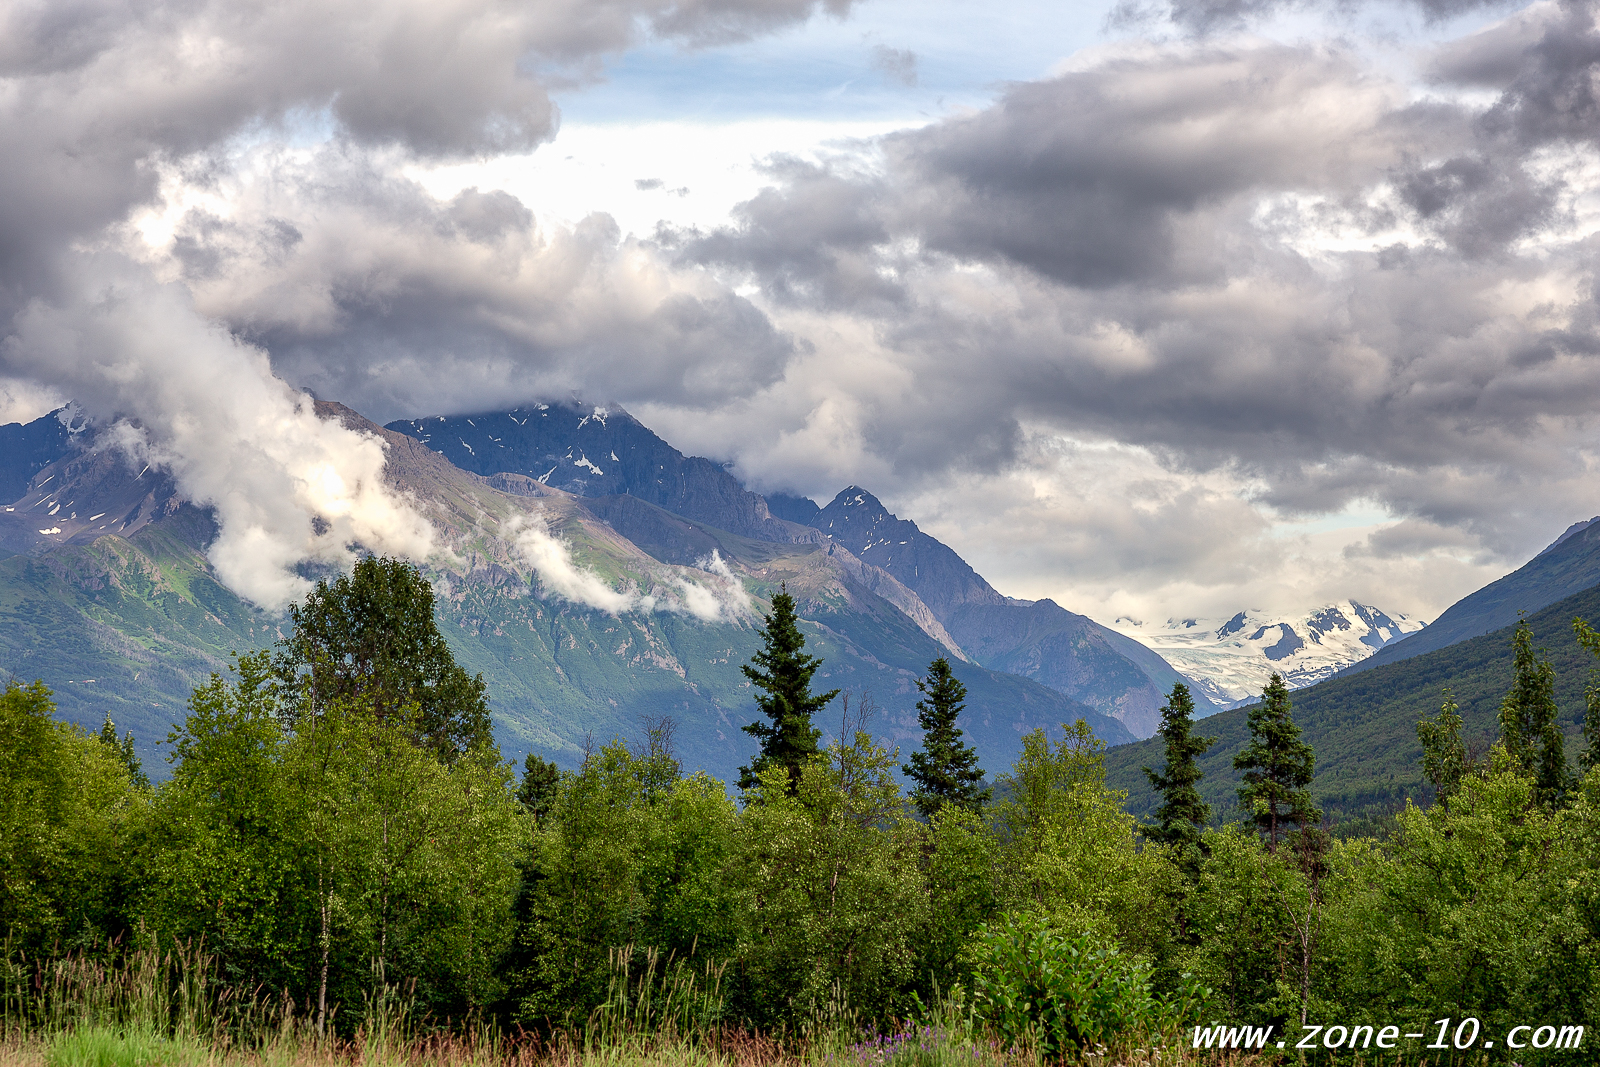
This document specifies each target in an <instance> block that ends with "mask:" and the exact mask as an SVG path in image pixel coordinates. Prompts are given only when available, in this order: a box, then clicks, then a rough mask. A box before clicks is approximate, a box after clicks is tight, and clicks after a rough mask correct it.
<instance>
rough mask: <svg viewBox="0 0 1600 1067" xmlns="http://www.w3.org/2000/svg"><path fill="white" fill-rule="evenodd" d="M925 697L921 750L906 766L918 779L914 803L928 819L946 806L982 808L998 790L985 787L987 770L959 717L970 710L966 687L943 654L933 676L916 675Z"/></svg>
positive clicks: (919, 719)
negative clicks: (964, 736)
mask: <svg viewBox="0 0 1600 1067" xmlns="http://www.w3.org/2000/svg"><path fill="white" fill-rule="evenodd" d="M917 688H918V689H920V690H921V691H922V694H923V699H922V700H919V701H917V722H918V723H920V724H921V725H922V749H921V750H920V751H918V752H914V753H912V754H911V762H910V763H907V764H903V765H902V766H901V768H900V769H901V770H903V771H905V773H906V775H907V776H908V777H909V778H911V780H912V781H914V782H916V783H917V785H916V788H915V789H913V790H912V792H911V802H912V803H913V804H915V805H916V807H917V811H919V812H921V813H922V817H923V818H925V819H931V818H933V813H934V812H936V811H938V810H939V809H940V808H942V807H944V806H945V805H947V804H953V805H955V806H956V807H961V808H966V809H967V810H969V811H978V810H979V809H981V808H982V807H983V806H984V805H985V804H987V803H988V802H989V797H990V796H991V795H992V793H993V791H992V790H990V789H988V788H980V785H981V783H982V782H983V770H982V768H980V767H979V766H978V754H977V752H975V751H973V749H972V746H971V745H965V744H962V743H961V737H962V732H961V730H960V729H958V728H957V727H956V716H957V715H959V714H960V713H961V712H962V710H963V709H964V708H965V706H966V705H965V704H964V703H963V701H965V700H966V699H967V687H966V686H964V685H962V684H961V681H960V679H958V678H957V677H956V676H955V674H954V673H953V672H952V671H951V670H950V661H949V660H947V659H945V658H944V657H943V656H940V657H939V658H938V659H936V660H934V661H933V662H932V663H930V664H929V665H928V675H927V677H925V678H918V679H917Z"/></svg>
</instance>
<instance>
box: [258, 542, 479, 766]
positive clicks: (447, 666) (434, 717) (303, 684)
mask: <svg viewBox="0 0 1600 1067" xmlns="http://www.w3.org/2000/svg"><path fill="white" fill-rule="evenodd" d="M289 618H290V621H291V622H293V624H294V632H293V633H292V634H290V635H289V637H287V638H285V639H284V640H283V641H282V642H281V644H280V649H279V652H278V656H277V659H276V661H275V671H276V674H277V679H278V682H279V684H280V685H281V686H282V687H283V689H284V690H285V693H286V696H287V703H286V706H285V711H287V712H288V713H289V714H291V715H293V716H296V717H300V716H319V715H322V714H323V713H324V711H325V710H326V709H327V708H329V707H330V706H332V705H333V704H335V703H338V702H341V701H343V702H346V703H350V704H361V705H362V706H364V707H366V708H368V709H370V710H371V712H372V713H373V714H374V715H375V716H377V717H378V718H379V719H380V720H384V721H389V720H396V721H400V720H403V721H406V722H408V723H410V728H411V730H412V733H413V737H414V739H415V741H416V743H417V744H419V745H422V746H423V747H425V748H428V749H430V750H431V751H433V752H434V754H435V755H437V756H438V757H439V758H440V759H443V760H446V761H449V760H453V759H456V758H458V757H459V756H461V755H462V754H464V753H465V752H467V751H468V750H470V749H472V748H474V747H478V746H483V745H487V744H490V743H492V738H491V735H490V731H489V702H488V697H487V696H486V689H487V687H486V685H485V684H484V681H483V676H482V675H481V674H480V675H478V676H477V677H472V676H469V675H468V674H467V672H466V671H465V670H463V669H462V668H461V667H460V666H458V665H457V664H456V661H455V657H454V656H453V655H452V654H451V652H450V646H449V645H447V644H446V643H445V640H444V636H443V635H442V634H440V633H439V628H438V626H437V625H436V624H435V622H434V613H433V588H432V587H431V586H430V585H429V584H428V581H427V579H425V578H424V577H423V576H422V574H421V573H420V572H419V571H418V570H417V569H416V568H415V567H413V566H412V565H411V564H409V563H406V562H405V561H403V560H398V559H389V558H387V557H377V556H368V557H367V558H365V559H363V560H361V561H360V562H359V563H357V564H356V566H355V569H354V571H353V572H352V573H351V574H349V575H342V574H341V575H339V576H338V577H337V578H335V579H334V580H333V581H332V582H328V581H320V582H318V583H317V586H316V588H315V589H313V590H312V591H311V592H310V593H309V594H307V595H306V600H305V603H304V604H291V605H290V606H289Z"/></svg>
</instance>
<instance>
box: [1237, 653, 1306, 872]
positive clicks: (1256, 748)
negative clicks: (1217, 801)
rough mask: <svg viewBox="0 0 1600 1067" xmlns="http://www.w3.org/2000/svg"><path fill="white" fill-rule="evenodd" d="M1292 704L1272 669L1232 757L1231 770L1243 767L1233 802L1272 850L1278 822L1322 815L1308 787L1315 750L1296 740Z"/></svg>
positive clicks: (1301, 822) (1297, 729)
mask: <svg viewBox="0 0 1600 1067" xmlns="http://www.w3.org/2000/svg"><path fill="white" fill-rule="evenodd" d="M1292 707H1293V705H1291V704H1290V702H1289V687H1288V686H1286V685H1284V684H1283V679H1282V678H1281V677H1279V676H1278V675H1276V674H1274V675H1273V676H1272V678H1271V680H1269V681H1268V682H1267V686H1266V688H1265V689H1263V690H1262V691H1261V703H1259V704H1257V705H1255V706H1254V707H1252V708H1251V709H1250V714H1249V725H1250V743H1249V744H1247V745H1245V747H1244V751H1242V752H1240V753H1239V754H1238V755H1237V756H1235V757H1234V758H1233V766H1234V769H1236V770H1241V771H1244V785H1242V786H1240V787H1239V803H1240V804H1241V805H1242V806H1243V807H1244V809H1245V811H1247V812H1249V813H1250V817H1251V820H1252V821H1253V822H1254V823H1255V825H1256V829H1257V830H1259V831H1260V832H1261V833H1264V834H1266V835H1267V847H1268V849H1270V850H1271V851H1273V852H1276V851H1277V850H1278V836H1279V827H1280V826H1286V825H1287V824H1288V823H1294V824H1295V825H1296V826H1301V827H1303V826H1305V825H1307V824H1308V823H1314V822H1316V821H1318V820H1319V819H1321V818H1322V812H1321V811H1319V810H1317V806H1316V805H1315V804H1313V803H1312V802H1311V790H1310V789H1309V788H1308V787H1309V786H1310V785H1311V778H1312V776H1313V775H1314V774H1315V773H1316V766H1317V759H1316V755H1315V754H1314V753H1313V752H1312V751H1311V746H1310V745H1308V744H1306V743H1305V742H1304V741H1302V740H1300V727H1299V726H1297V725H1295V721H1294V719H1293V717H1292V716H1291V715H1290V711H1291V709H1292Z"/></svg>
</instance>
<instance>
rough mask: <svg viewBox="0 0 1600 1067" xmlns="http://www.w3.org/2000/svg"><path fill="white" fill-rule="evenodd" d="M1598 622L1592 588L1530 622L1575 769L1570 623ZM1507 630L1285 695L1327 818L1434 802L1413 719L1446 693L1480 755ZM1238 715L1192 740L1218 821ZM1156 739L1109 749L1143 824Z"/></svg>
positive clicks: (1226, 715)
mask: <svg viewBox="0 0 1600 1067" xmlns="http://www.w3.org/2000/svg"><path fill="white" fill-rule="evenodd" d="M1574 616H1578V617H1581V618H1584V619H1588V620H1590V621H1591V622H1594V621H1596V620H1600V588H1595V589H1587V590H1585V591H1583V592H1581V593H1578V594H1577V595H1575V596H1570V597H1567V598H1565V599H1563V600H1560V601H1558V602H1557V603H1555V604H1551V605H1549V606H1548V607H1546V608H1545V609H1544V610H1542V611H1540V612H1537V613H1536V614H1533V615H1530V616H1529V617H1528V624H1529V625H1530V626H1531V627H1532V628H1533V632H1534V637H1535V645H1536V646H1537V647H1541V648H1543V649H1545V650H1547V651H1548V653H1549V656H1550V661H1551V664H1552V665H1553V666H1554V668H1555V671H1556V695H1557V698H1558V700H1559V702H1560V708H1561V719H1560V721H1561V723H1562V725H1563V728H1564V729H1565V731H1566V734H1567V739H1568V740H1567V756H1568V759H1569V760H1575V758H1576V756H1577V752H1578V746H1579V745H1580V744H1581V740H1580V738H1579V737H1578V731H1579V727H1580V724H1581V723H1582V719H1583V706H1584V698H1583V694H1584V688H1585V686H1586V685H1587V684H1588V682H1589V672H1590V670H1591V668H1593V667H1594V666H1596V663H1595V661H1594V659H1593V657H1592V656H1590V655H1589V653H1587V652H1585V651H1584V650H1583V649H1581V648H1579V647H1578V644H1577V642H1576V640H1575V639H1574V638H1573V635H1572V619H1573V617H1574ZM1514 630H1515V626H1514V625H1513V626H1509V627H1504V628H1502V629H1499V630H1496V631H1494V632H1492V633H1490V634H1487V635H1483V636H1479V637H1475V638H1472V639H1470V640H1467V641H1461V642H1458V643H1456V644H1453V645H1450V646H1448V647H1446V648H1442V649H1438V650H1436V651H1433V652H1428V653H1424V654H1423V655H1420V656H1415V657H1412V658H1410V659H1406V660H1402V661H1401V662H1399V663H1391V664H1387V665H1385V666H1381V667H1376V668H1373V669H1372V670H1368V671H1363V672H1361V673H1358V674H1345V675H1341V676H1339V677H1336V678H1331V679H1329V680H1328V681H1326V682H1322V683H1321V684H1319V685H1315V686H1312V687H1310V688H1308V689H1302V690H1298V691H1296V692H1294V693H1293V694H1291V695H1292V697H1293V701H1294V718H1295V721H1296V722H1297V723H1299V724H1300V727H1301V730H1302V732H1303V736H1304V738H1305V740H1307V741H1308V742H1310V743H1311V745H1312V747H1313V748H1314V749H1315V750H1316V754H1317V776H1316V779H1315V780H1314V781H1313V782H1312V791H1313V793H1314V794H1315V795H1316V796H1317V798H1318V799H1319V801H1320V803H1322V805H1323V806H1324V808H1325V809H1326V811H1327V813H1328V814H1329V815H1330V816H1334V817H1342V818H1350V817H1356V816H1360V815H1364V814H1372V813H1378V812H1386V811H1391V810H1394V809H1396V808H1398V807H1399V806H1400V805H1402V804H1403V803H1404V801H1405V799H1406V798H1407V797H1411V798H1414V799H1415V800H1417V801H1418V802H1419V803H1422V802H1431V801H1432V796H1433V793H1432V789H1431V788H1430V787H1429V786H1428V785H1427V783H1426V782H1425V781H1424V780H1423V777H1422V746H1421V745H1420V744H1419V743H1418V741H1417V730H1416V724H1417V720H1418V719H1420V718H1422V717H1423V716H1424V715H1432V714H1434V713H1435V712H1437V711H1438V709H1439V704H1440V702H1441V696H1440V692H1441V690H1443V689H1444V687H1446V686H1449V687H1451V689H1452V690H1453V692H1454V694H1455V699H1456V702H1457V703H1458V704H1459V705H1460V706H1461V716H1462V719H1463V720H1464V727H1463V732H1464V733H1465V735H1466V736H1467V737H1468V738H1469V739H1471V740H1472V741H1473V742H1474V743H1476V744H1477V745H1479V746H1480V747H1482V748H1485V749H1486V748H1487V747H1488V745H1489V744H1490V743H1491V742H1492V741H1493V739H1494V738H1495V737H1497V736H1498V733H1499V730H1498V726H1497V720H1496V713H1497V711H1498V710H1499V707H1500V701H1501V699H1502V698H1503V697H1504V696H1505V694H1506V691H1507V690H1508V689H1509V688H1510V686H1511V635H1512V633H1513V632H1514ZM1247 711H1248V709H1247V708H1237V709H1235V710H1233V711H1226V712H1223V713H1222V714H1220V715H1213V716H1211V717H1209V718H1207V719H1205V720H1204V722H1203V723H1202V724H1201V726H1200V732H1201V733H1203V734H1204V735H1205V736H1208V737H1216V738H1218V739H1219V740H1218V742H1217V744H1216V745H1214V746H1213V747H1212V749H1211V751H1210V752H1208V753H1207V754H1206V755H1205V756H1204V757H1203V758H1202V759H1201V761H1200V764H1201V769H1202V770H1203V771H1204V772H1205V780H1204V781H1203V782H1202V783H1201V786H1200V788H1201V792H1202V793H1203V794H1204V796H1205V798H1206V800H1207V801H1208V802H1209V803H1210V804H1211V806H1212V811H1213V815H1214V816H1215V817H1217V818H1218V820H1219V821H1223V820H1228V819H1233V818H1235V817H1236V816H1237V805H1238V802H1237V795H1236V793H1235V790H1236V789H1237V788H1238V784H1239V779H1238V773H1237V772H1236V771H1234V770H1233V757H1234V755H1235V754H1236V753H1237V752H1238V751H1239V750H1240V749H1242V748H1243V747H1244V744H1245V741H1246V740H1247V738H1248V728H1247V726H1246V714H1247ZM1161 760H1162V750H1161V742H1160V739H1159V738H1152V739H1151V740H1148V741H1141V742H1139V743H1138V744H1134V745H1127V746H1124V747H1122V748H1115V749H1112V750H1111V751H1110V752H1109V753H1108V754H1107V760H1106V763H1107V767H1108V774H1109V778H1110V780H1111V782H1112V783H1113V784H1114V785H1115V786H1116V787H1117V788H1119V789H1126V790H1127V791H1128V807H1129V809H1130V810H1132V811H1134V812H1135V813H1137V814H1140V815H1148V814H1149V813H1150V812H1151V811H1152V810H1154V808H1155V805H1156V799H1155V796H1154V794H1152V793H1151V791H1150V786H1149V783H1148V782H1147V781H1146V779H1145V777H1144V775H1143V774H1142V773H1140V770H1139V768H1140V767H1143V766H1150V767H1159V766H1160V764H1161Z"/></svg>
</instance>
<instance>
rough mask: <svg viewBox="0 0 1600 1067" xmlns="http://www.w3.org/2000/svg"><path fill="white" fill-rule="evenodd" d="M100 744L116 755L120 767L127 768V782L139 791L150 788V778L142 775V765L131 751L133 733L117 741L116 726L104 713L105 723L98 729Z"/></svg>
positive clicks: (128, 733)
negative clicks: (120, 764)
mask: <svg viewBox="0 0 1600 1067" xmlns="http://www.w3.org/2000/svg"><path fill="white" fill-rule="evenodd" d="M99 737H100V743H101V744H102V745H105V746H106V747H107V748H109V749H110V750H111V751H112V752H113V753H115V754H116V757H117V759H118V760H119V761H120V762H121V763H122V765H123V766H124V767H126V768H128V780H129V781H130V782H132V783H133V784H134V785H135V786H138V787H139V788H140V789H149V788H150V776H149V775H147V774H145V773H144V764H143V763H142V762H140V760H139V756H138V754H137V753H136V752H134V750H133V731H132V730H129V731H128V732H127V733H126V734H124V735H123V736H122V740H121V741H118V740H117V724H116V723H114V722H112V721H111V713H110V712H109V711H108V712H106V721H105V722H104V723H103V724H102V725H101V727H100V734H99Z"/></svg>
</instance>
